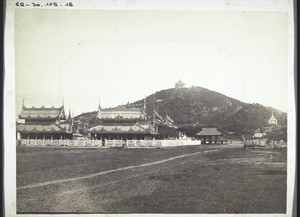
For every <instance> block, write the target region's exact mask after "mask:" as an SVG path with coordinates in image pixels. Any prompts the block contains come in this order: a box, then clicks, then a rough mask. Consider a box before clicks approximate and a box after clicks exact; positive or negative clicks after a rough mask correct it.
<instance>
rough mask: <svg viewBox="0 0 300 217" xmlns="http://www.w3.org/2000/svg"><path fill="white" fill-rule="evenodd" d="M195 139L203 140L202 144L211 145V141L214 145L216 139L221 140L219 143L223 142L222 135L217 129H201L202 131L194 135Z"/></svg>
mask: <svg viewBox="0 0 300 217" xmlns="http://www.w3.org/2000/svg"><path fill="white" fill-rule="evenodd" d="M196 137H197V138H198V139H201V140H203V143H204V144H207V143H208V144H211V143H212V141H214V143H215V144H216V143H217V142H218V139H221V143H223V141H224V135H223V133H221V132H219V131H218V130H217V128H202V130H201V131H200V132H199V133H197V134H196Z"/></svg>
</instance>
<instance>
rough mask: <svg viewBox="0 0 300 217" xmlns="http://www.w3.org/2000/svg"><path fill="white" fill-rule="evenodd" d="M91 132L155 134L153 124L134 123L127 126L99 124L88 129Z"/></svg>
mask: <svg viewBox="0 0 300 217" xmlns="http://www.w3.org/2000/svg"><path fill="white" fill-rule="evenodd" d="M88 132H90V133H102V134H155V130H154V127H153V126H152V125H151V124H147V123H145V124H138V123H137V124H134V125H126V126H112V125H109V126H107V125H98V126H95V127H92V128H90V129H89V130H88Z"/></svg>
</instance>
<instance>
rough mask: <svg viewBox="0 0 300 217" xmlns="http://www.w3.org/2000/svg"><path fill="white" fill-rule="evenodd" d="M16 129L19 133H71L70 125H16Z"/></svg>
mask: <svg viewBox="0 0 300 217" xmlns="http://www.w3.org/2000/svg"><path fill="white" fill-rule="evenodd" d="M17 131H18V132H20V133H72V128H71V126H70V125H69V126H66V125H65V126H60V125H58V124H50V125H18V126H17Z"/></svg>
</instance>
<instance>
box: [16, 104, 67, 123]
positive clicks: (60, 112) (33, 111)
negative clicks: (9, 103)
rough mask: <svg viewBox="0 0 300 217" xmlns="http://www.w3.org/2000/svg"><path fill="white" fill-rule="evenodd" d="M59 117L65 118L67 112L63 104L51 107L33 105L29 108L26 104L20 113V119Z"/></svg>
mask: <svg viewBox="0 0 300 217" xmlns="http://www.w3.org/2000/svg"><path fill="white" fill-rule="evenodd" d="M59 117H63V118H65V113H64V107H63V106H61V107H59V108H55V107H50V108H46V107H44V106H42V107H40V108H36V107H34V106H33V107H31V108H27V107H25V106H23V107H22V111H21V113H20V115H19V118H20V119H27V120H28V119H30V120H36V119H43V120H45V119H49V120H52V119H54V120H55V119H58V118H59Z"/></svg>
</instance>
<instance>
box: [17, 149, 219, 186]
mask: <svg viewBox="0 0 300 217" xmlns="http://www.w3.org/2000/svg"><path fill="white" fill-rule="evenodd" d="M217 151H218V149H213V150H207V151H199V152H195V153H191V154H184V155H179V156H176V157H171V158H168V159H165V160H160V161H155V162H151V163H146V164H141V165H136V166H127V167H121V168H117V169H113V170H107V171H102V172H98V173H94V174H90V175H86V176H81V177H76V178H69V179H60V180H53V181H49V182H42V183H37V184H32V185H25V186H21V187H17V190H23V189H32V188H37V187H42V186H48V185H52V184H60V183H64V182H74V181H78V180H82V179H89V178H93V177H96V176H101V175H105V174H108V173H114V172H117V171H124V170H129V169H135V168H141V167H146V166H152V165H157V164H162V163H165V162H169V161H173V160H176V159H180V158H184V157H188V156H192V155H197V154H203V153H204V154H206V153H210V152H217Z"/></svg>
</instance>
